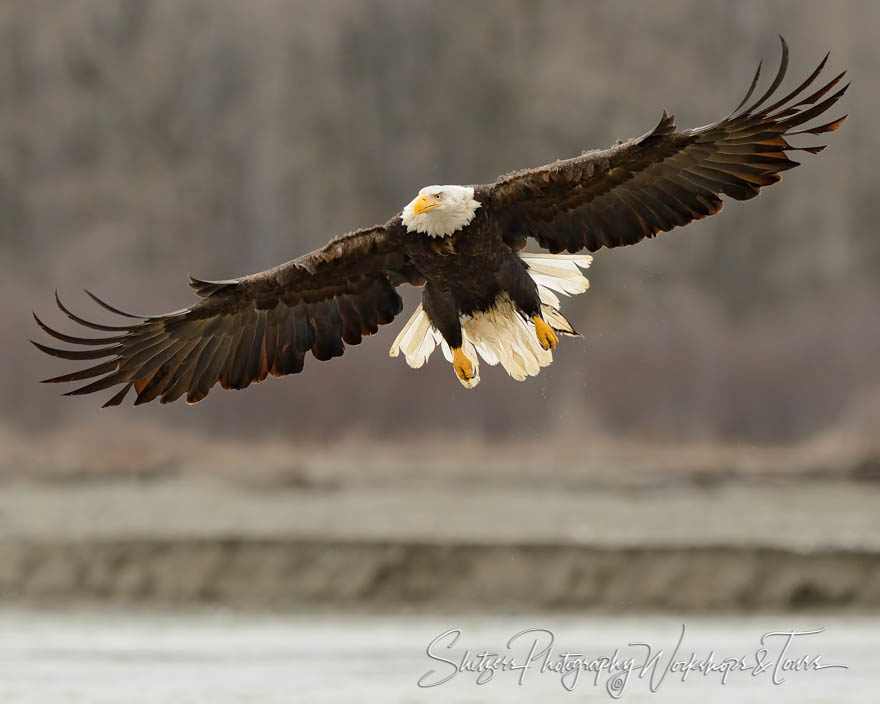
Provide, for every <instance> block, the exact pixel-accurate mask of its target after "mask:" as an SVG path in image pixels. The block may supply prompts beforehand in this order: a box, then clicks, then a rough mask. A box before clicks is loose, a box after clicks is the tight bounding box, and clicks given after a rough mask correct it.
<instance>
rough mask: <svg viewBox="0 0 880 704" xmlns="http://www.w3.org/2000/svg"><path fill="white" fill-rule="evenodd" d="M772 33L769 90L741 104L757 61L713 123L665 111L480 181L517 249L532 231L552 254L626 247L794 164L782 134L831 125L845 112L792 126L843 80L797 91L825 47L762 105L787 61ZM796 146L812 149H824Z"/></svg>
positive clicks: (751, 193) (713, 208) (751, 192)
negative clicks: (739, 96) (644, 126)
mask: <svg viewBox="0 0 880 704" xmlns="http://www.w3.org/2000/svg"><path fill="white" fill-rule="evenodd" d="M780 40H781V42H782V60H781V62H780V66H779V70H778V71H777V74H776V77H775V79H774V80H773V82H772V84H771V85H770V87H769V88H768V89H767V91H766V92H765V93H764V94H763V95H762V96H761V97H760V98H759V99H758V100H756V101H755V102H754V103H752V104H750V105H748V107H743V106H745V105H746V103H747V102H748V101H749V99H750V98H751V97H752V93H753V92H754V90H755V86H756V85H757V83H758V77H759V76H760V73H761V66H760V64H759V66H758V70H757V72H756V73H755V77H754V79H753V80H752V84H751V86H750V88H749V90H748V92H747V93H746V96H745V98H743V100H742V102H741V103H740V104H739V106H737V108H736V109H734V111H733V112H732V113H731V114H730V115H729V116H727V117H726V118H724V119H723V120H721V121H720V122H716V123H714V124H711V125H706V126H705V127H699V128H697V129H692V130H683V131H676V128H675V122H674V121H673V118H672V117H671V116H669V115H667V114H666V113H665V112H664V113H663V117H662V118H661V120H660V122H659V123H658V124H657V126H656V127H655V128H654V129H653V130H652V131H651V132H649V133H647V134H645V135H643V136H641V137H638V138H636V139H631V140H629V141H627V142H620V143H618V144H616V145H614V146H613V147H611V148H610V149H605V150H599V151H591V152H586V153H584V154H583V155H581V156H579V157H575V158H573V159H567V160H563V161H557V162H555V163H553V164H548V165H546V166H541V167H538V168H536V169H528V170H525V171H517V172H514V173H512V174H509V175H507V176H503V177H501V178H500V179H498V180H497V181H496V182H495V183H493V184H491V185H489V186H484V187H483V188H482V189H481V190H483V191H484V192H485V191H488V197H489V198H490V200H491V203H492V206H493V209H494V210H495V211H496V212H498V213H499V214H500V217H502V219H503V228H504V238H505V241H506V242H507V243H508V244H509V245H510V246H511V247H513V248H514V249H515V250H520V249H522V248H523V247H524V246H525V244H526V239H527V237H528V236H532V237H534V238H535V239H536V240H537V241H538V243H539V244H540V245H541V246H542V247H544V248H546V249H548V250H550V251H551V252H553V253H557V252H562V251H563V250H568V251H569V252H572V253H574V252H577V251H579V250H582V249H588V250H590V251H596V250H597V249H599V248H600V247H619V246H621V245H627V244H634V243H636V242H639V241H640V240H642V239H644V238H645V237H653V236H654V235H656V234H657V233H658V232H660V231H663V232H667V231H669V230H671V229H672V228H673V227H677V226H679V225H686V224H687V223H689V222H691V221H692V220H697V219H700V218H704V217H706V216H707V215H714V214H715V213H717V212H719V211H720V210H721V207H722V201H721V198H720V196H721V195H722V194H724V195H727V196H730V197H731V198H735V199H736V200H746V199H748V198H754V197H755V196H756V195H758V191H759V190H760V189H761V187H762V186H768V185H770V184H771V183H776V182H777V181H779V180H780V179H781V176H780V173H781V172H782V171H785V170H787V169H791V168H794V167H795V166H798V162H796V161H792V160H791V159H789V158H788V156H787V155H786V152H788V151H792V150H794V149H795V148H794V147H792V146H791V145H790V144H789V143H788V142H787V141H786V139H785V137H786V136H788V135H794V134H802V133H810V134H821V133H823V132H830V131H832V130H835V129H837V128H838V127H839V126H840V125H841V123H842V122H843V121H844V119H845V118H846V115H844V116H843V117H841V118H838V119H836V120H834V121H832V122H829V123H827V124H823V125H820V126H818V127H813V128H811V129H803V130H800V131H794V130H795V128H797V127H799V126H801V125H803V124H804V123H806V122H808V121H809V120H811V119H813V118H815V117H817V116H818V115H821V114H822V113H824V112H825V111H826V110H827V109H828V108H830V107H831V106H832V105H834V103H836V102H837V100H838V99H839V98H840V96H842V95H843V93H844V92H845V91H846V89H847V87H848V86H849V84H847V85H845V86H843V87H842V88H840V89H839V90H837V91H836V92H835V93H833V94H832V95H830V96H829V97H827V98H826V97H825V96H826V95H827V94H828V93H829V92H830V91H831V90H832V89H833V88H834V87H835V86H836V85H837V84H838V83H839V81H840V80H841V78H843V76H844V73H841V74H840V75H838V76H836V77H834V78H833V79H832V80H831V81H829V82H828V83H826V84H825V85H823V86H822V87H821V88H819V89H817V90H815V92H812V93H810V94H808V95H804V94H805V93H806V92H807V91H808V90H809V89H810V86H811V85H812V84H813V82H814V81H815V79H816V77H817V76H818V75H819V73H820V72H821V71H822V69H823V68H824V67H825V63H826V62H827V60H828V55H827V54H826V55H825V58H824V59H823V60H822V62H821V63H820V64H819V66H818V68H817V69H816V70H815V71H813V73H812V74H810V76H809V77H808V78H807V79H806V80H805V81H804V82H803V83H801V84H800V85H799V86H798V87H797V88H796V89H795V90H793V91H791V92H790V93H788V94H787V95H786V96H785V97H783V98H779V99H776V100H775V101H774V102H773V103H772V104H770V105H765V103H767V102H768V101H769V100H770V99H771V98H773V97H774V94H775V93H776V90H777V89H778V88H779V85H780V84H781V83H782V79H783V77H784V76H785V71H786V68H787V67H788V46H787V45H786V43H785V40H784V39H782V37H780ZM801 149H802V150H803V151H808V152H811V153H814V154H815V153H817V152H819V151H821V150H822V149H824V146H819V147H805V148H801Z"/></svg>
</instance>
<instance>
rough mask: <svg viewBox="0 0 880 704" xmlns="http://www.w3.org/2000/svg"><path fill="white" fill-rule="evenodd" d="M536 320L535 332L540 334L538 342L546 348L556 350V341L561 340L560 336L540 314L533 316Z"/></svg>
mask: <svg viewBox="0 0 880 704" xmlns="http://www.w3.org/2000/svg"><path fill="white" fill-rule="evenodd" d="M532 320H533V321H534V322H535V333H536V334H537V335H538V342H540V343H541V347H543V348H544V349H545V350H555V349H556V343H557V342H559V336H558V335H557V334H556V333H555V332H554V331H553V328H551V327H550V326H549V325H547V323H545V322H544V319H543V318H542V317H541V316H540V315H536V316H534V317H533V318H532Z"/></svg>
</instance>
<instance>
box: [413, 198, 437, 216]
mask: <svg viewBox="0 0 880 704" xmlns="http://www.w3.org/2000/svg"><path fill="white" fill-rule="evenodd" d="M439 207H440V204H439V203H434V202H432V201H431V199H430V198H428V196H426V195H425V194H424V193H422V195H420V196H419V197H418V198H416V200H415V203H413V215H421V214H422V213H426V212H428V211H429V210H434V208H439Z"/></svg>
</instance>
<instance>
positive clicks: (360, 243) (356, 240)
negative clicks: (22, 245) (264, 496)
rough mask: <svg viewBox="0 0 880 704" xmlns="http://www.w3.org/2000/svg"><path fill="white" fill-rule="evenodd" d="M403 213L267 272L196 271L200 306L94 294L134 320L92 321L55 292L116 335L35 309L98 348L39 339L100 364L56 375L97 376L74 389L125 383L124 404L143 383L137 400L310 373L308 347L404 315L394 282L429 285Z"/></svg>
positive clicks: (73, 339) (190, 395) (326, 353)
mask: <svg viewBox="0 0 880 704" xmlns="http://www.w3.org/2000/svg"><path fill="white" fill-rule="evenodd" d="M402 233H403V230H402V227H401V226H400V221H399V218H395V219H394V220H392V221H390V222H389V223H386V224H385V225H381V226H377V227H374V228H369V229H366V230H360V231H357V232H353V233H351V234H348V235H345V236H343V237H340V238H338V239H336V240H333V241H331V242H330V243H329V244H328V245H327V246H326V247H324V248H322V249H319V250H316V251H315V252H312V253H310V254H307V255H305V256H303V257H300V258H299V259H294V260H292V261H290V262H287V263H286V264H282V265H281V266H278V267H275V268H274V269H269V270H267V271H264V272H261V273H259V274H253V275H251V276H245V277H243V278H240V279H230V280H224V281H203V280H200V279H194V278H192V277H190V286H191V287H192V288H193V289H194V290H195V292H196V294H197V295H198V296H199V300H198V302H196V303H195V304H194V305H193V306H192V307H190V308H187V309H184V310H179V311H175V312H173V313H168V314H165V315H155V316H145V315H136V314H134V313H127V312H125V311H123V310H120V309H119V308H117V307H115V306H113V305H110V304H109V303H106V302H105V301H103V300H102V299H100V298H98V297H97V296H95V295H94V294H92V293H90V292H88V291H87V292H86V293H87V294H88V295H89V297H90V298H91V299H92V300H93V301H94V302H95V303H96V304H97V305H99V306H100V307H101V308H104V309H105V310H108V311H110V312H111V313H113V314H115V315H118V316H122V317H123V318H126V319H128V320H131V321H133V322H130V323H126V324H124V325H112V326H111V325H104V324H101V323H93V322H91V321H89V320H87V319H85V318H82V317H80V316H78V315H75V314H74V313H72V312H71V311H70V310H69V309H68V308H67V307H66V306H65V305H64V304H63V303H62V302H61V299H60V297H58V296H57V294H56V304H57V306H58V308H59V309H60V310H61V311H62V312H63V313H64V314H65V315H66V316H67V317H68V318H69V319H70V320H72V321H73V322H74V323H76V324H78V325H80V326H82V327H85V328H90V329H95V330H102V331H105V332H110V333H116V334H113V335H111V336H106V337H102V338H83V337H77V336H74V335H67V334H65V333H62V332H58V331H56V330H54V329H52V328H50V327H49V326H48V325H46V324H45V323H43V322H42V320H40V319H39V318H38V317H37V316H36V315H35V316H34V319H35V321H36V323H37V325H38V326H39V327H40V328H41V329H42V330H43V331H44V332H45V333H46V334H48V335H49V336H51V337H54V338H56V339H58V340H61V341H62V342H67V343H69V344H74V345H85V346H91V347H94V348H93V349H72V350H67V349H61V348H56V347H50V346H48V345H44V344H42V343H39V342H34V345H35V346H36V347H37V348H38V349H39V350H41V351H42V352H44V353H45V354H48V355H51V356H54V357H61V358H64V359H71V360H76V361H85V360H94V361H97V362H98V363H97V364H94V365H92V366H89V367H86V368H84V369H80V370H75V371H72V372H69V373H67V374H63V375H61V376H56V377H53V378H51V379H47V380H46V382H47V383H62V382H71V381H82V380H86V379H91V381H90V382H89V383H88V384H86V385H84V386H80V387H77V388H75V389H73V390H72V391H69V392H67V395H73V396H78V395H81V394H89V393H93V392H96V391H101V390H103V389H107V388H110V387H113V386H117V385H121V386H122V388H121V389H120V390H119V391H118V392H117V393H116V394H115V395H114V396H113V397H112V398H111V399H110V400H109V401H107V403H105V404H104V405H105V406H116V405H119V404H120V403H122V401H123V400H124V398H125V397H126V395H127V394H128V393H129V392H130V391H131V389H132V388H134V390H135V393H136V394H137V395H136V398H135V405H138V404H142V403H148V402H150V401H153V400H155V399H157V398H158V399H159V400H160V401H161V402H162V403H169V402H171V401H174V400H176V399H178V398H180V397H181V396H184V395H185V396H186V400H187V402H188V403H197V402H198V401H200V400H202V399H203V398H205V396H207V395H208V392H209V391H210V390H211V388H212V387H213V386H214V384H216V383H218V382H219V383H220V384H221V385H222V386H223V387H224V388H232V389H243V388H245V387H247V386H248V385H249V384H251V383H252V382H256V381H262V380H263V379H265V378H266V377H267V376H268V375H269V374H273V375H275V376H282V375H285V374H296V373H298V372H300V371H302V369H303V366H304V358H305V354H306V353H307V352H309V351H311V353H312V355H313V356H314V357H315V358H316V359H321V360H323V359H330V358H332V357H338V356H339V355H341V354H342V353H343V351H344V349H345V344H350V345H355V344H358V343H359V342H360V341H361V339H362V337H363V336H364V335H369V334H371V333H374V332H376V331H377V329H378V326H379V325H380V324H385V323H389V322H391V320H393V319H394V317H395V316H396V315H397V314H398V313H399V312H400V310H401V307H402V301H401V298H400V296H399V294H398V293H397V291H396V290H395V287H396V286H398V285H400V284H401V283H404V282H409V283H413V284H416V285H421V284H422V283H424V280H423V279H422V278H421V277H420V275H419V274H418V272H417V271H416V270H415V268H414V267H413V265H412V264H411V262H409V260H408V259H407V257H406V255H405V253H404V251H403V247H402V244H401V238H402Z"/></svg>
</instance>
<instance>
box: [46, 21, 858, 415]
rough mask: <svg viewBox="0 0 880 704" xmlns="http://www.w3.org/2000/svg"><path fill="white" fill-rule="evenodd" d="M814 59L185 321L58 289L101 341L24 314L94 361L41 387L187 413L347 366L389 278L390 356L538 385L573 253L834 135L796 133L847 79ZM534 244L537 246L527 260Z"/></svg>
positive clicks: (697, 203) (465, 378)
mask: <svg viewBox="0 0 880 704" xmlns="http://www.w3.org/2000/svg"><path fill="white" fill-rule="evenodd" d="M780 39H782V38H781V37H780ZM827 60H828V55H827V54H826V56H825V58H824V59H823V60H822V62H821V63H820V64H819V66H818V68H817V69H816V70H815V71H814V72H813V73H812V74H810V76H809V77H808V78H807V79H806V80H805V81H804V82H803V83H801V84H800V85H798V86H797V88H795V89H794V90H792V91H791V92H790V93H788V94H787V95H785V96H784V97H781V98H777V96H776V92H777V89H778V88H779V86H780V84H781V83H782V80H783V77H784V75H785V71H786V68H787V65H788V47H787V45H786V43H785V40H784V39H782V59H781V62H780V66H779V69H778V71H777V73H776V76H775V78H774V79H773V81H772V83H771V85H770V86H769V88H768V89H767V90H766V92H764V94H763V95H762V96H761V97H760V98H759V99H757V100H755V101H754V102H752V103H751V104H748V103H749V100H750V99H751V97H752V94H753V92H754V90H755V87H756V85H757V83H758V79H759V76H760V72H761V66H760V64H759V65H758V70H757V71H756V73H755V76H754V79H753V80H752V83H751V85H750V87H749V89H748V91H747V93H746V96H745V97H744V98H743V100H742V101H741V102H740V104H739V105H738V106H737V107H736V108H735V109H734V110H733V112H732V113H731V114H730V115H728V116H727V117H725V118H724V119H722V120H720V121H719V122H715V123H713V124H710V125H706V126H704V127H699V128H697V129H689V130H681V131H679V130H677V129H676V127H675V123H674V121H673V118H672V117H671V116H669V115H667V114H666V113H665V111H664V113H663V116H662V118H661V119H660V122H659V123H658V124H657V126H656V127H655V128H654V129H653V130H651V131H650V132H648V133H647V134H644V135H643V136H641V137H638V138H636V139H631V140H629V141H625V142H618V143H617V144H615V145H614V146H612V147H611V148H609V149H605V150H596V151H589V152H584V153H583V154H582V155H581V156H577V157H574V158H572V159H565V160H559V161H556V162H554V163H552V164H548V165H546V166H540V167H538V168H534V169H527V170H523V171H516V172H514V173H511V174H508V175H506V176H503V177H501V178H499V179H498V180H497V181H495V182H494V183H491V184H488V185H481V186H455V185H449V186H429V187H427V188H423V189H421V190H420V191H419V193H418V195H417V196H416V197H415V198H414V199H413V200H412V201H411V202H409V203H408V204H407V205H406V206H405V207H404V208H403V209H402V210H401V211H400V212H399V213H398V214H396V215H395V216H394V217H393V218H391V219H390V220H389V221H388V222H386V223H385V224H383V225H377V226H375V227H370V228H366V229H363V230H358V231H356V232H351V233H349V234H347V235H343V236H342V237H339V238H337V239H334V240H332V241H331V242H330V243H329V244H327V245H326V246H325V247H323V248H321V249H319V250H316V251H314V252H311V253H310V254H306V255H304V256H302V257H299V258H298V259H294V260H292V261H289V262H287V263H285V264H282V265H280V266H278V267H275V268H274V269H269V270H268V271H263V272H261V273H258V274H253V275H250V276H244V277H242V278H239V279H232V280H226V281H201V280H198V279H193V278H191V279H190V286H192V288H193V289H194V290H195V292H196V294H197V295H198V296H199V299H200V300H198V301H197V302H196V303H195V304H194V305H192V306H191V307H189V308H186V309H184V310H179V311H177V312H174V313H167V314H164V315H133V314H131V313H125V312H123V311H121V310H119V309H117V308H115V307H113V306H111V305H109V304H107V303H104V302H103V301H101V300H100V299H98V298H97V297H96V296H94V295H93V294H89V295H90V296H91V297H92V298H93V299H94V300H95V302H96V303H97V304H99V305H100V306H102V307H104V308H106V309H107V310H109V311H111V312H112V313H115V314H117V315H119V316H121V317H122V318H123V319H125V322H123V323H122V324H120V325H103V324H98V323H94V322H91V321H89V320H86V319H84V318H81V317H79V316H77V315H75V314H74V313H72V312H71V311H70V310H68V309H67V308H66V307H65V306H64V305H63V304H62V302H61V300H60V299H58V296H57V294H56V301H57V304H58V306H59V308H60V309H61V310H62V311H63V312H64V313H66V314H67V315H68V316H69V317H70V318H71V319H72V320H73V321H74V322H76V323H78V324H79V325H81V326H84V327H86V328H92V329H94V330H98V331H100V332H101V333H102V335H101V336H99V337H88V338H85V337H77V336H72V335H68V334H65V333H62V332H59V331H56V330H54V329H52V328H50V327H49V326H48V325H45V324H44V323H43V322H42V321H41V320H40V319H39V318H36V315H35V316H34V317H35V318H36V322H37V324H38V325H39V326H40V327H41V328H42V329H43V330H44V331H45V332H46V333H47V334H48V335H50V336H52V337H54V338H56V339H58V340H61V341H62V342H65V343H70V344H73V345H78V346H81V348H80V349H59V348H55V347H49V346H46V345H43V344H40V343H38V342H34V344H35V345H36V346H37V347H38V348H39V349H40V350H42V351H43V352H45V353H47V354H49V355H53V356H55V357H62V358H64V359H71V360H76V361H86V360H92V361H96V362H97V364H94V365H92V366H88V367H87V368H85V369H81V370H79V371H74V372H72V373H69V374H64V375H62V376H57V377H54V378H52V379H47V380H46V381H47V382H52V383H56V382H73V381H81V380H86V379H94V380H93V381H90V382H89V383H87V384H85V385H83V386H79V387H78V388H75V389H73V390H72V391H69V392H68V393H67V395H79V394H89V393H92V392H95V391H101V390H104V389H108V388H111V387H115V386H120V385H121V388H120V389H119V390H118V392H117V393H116V394H115V395H114V396H113V397H112V398H111V399H110V400H109V401H107V402H106V403H105V404H104V405H105V406H115V405H118V404H120V403H121V402H122V401H123V399H124V398H125V396H126V394H127V393H128V392H129V391H130V390H131V389H132V388H134V390H135V392H136V394H137V396H136V399H135V404H140V403H146V402H148V401H152V400H154V399H157V398H158V399H159V400H160V401H161V402H162V403H168V402H170V401H174V400H176V399H178V398H180V397H181V396H183V395H184V394H185V395H186V400H187V402H189V403H196V402H198V401H200V400H202V399H203V398H205V396H207V394H208V391H209V390H210V389H211V387H212V386H214V384H216V383H217V382H220V384H221V385H222V386H223V388H226V389H243V388H245V387H247V386H248V385H249V384H250V383H251V382H254V381H262V380H263V379H265V378H266V377H267V376H268V375H269V374H272V375H273V376H283V375H285V374H297V373H299V372H301V371H302V370H303V365H304V362H305V357H306V354H307V353H308V352H311V353H312V355H313V356H314V357H315V358H316V359H319V360H328V359H331V358H333V357H338V356H340V355H342V353H343V351H344V349H345V345H357V344H359V343H360V342H361V339H362V338H363V336H365V335H371V334H374V333H376V332H377V331H378V329H379V326H380V325H386V324H388V323H391V321H393V320H394V318H395V317H396V316H397V315H398V314H399V313H400V312H401V309H402V301H401V298H400V296H399V295H398V293H397V290H396V288H397V287H398V286H400V285H401V284H411V285H414V286H424V289H423V294H422V303H421V305H420V306H419V307H418V309H417V310H416V311H415V313H414V314H413V316H412V317H411V318H410V319H409V321H408V322H407V323H406V324H405V325H404V327H403V329H402V330H401V331H400V334H399V335H398V336H397V339H396V340H395V341H394V344H393V345H392V347H391V356H397V355H398V354H399V353H401V352H403V354H404V356H405V358H406V361H407V362H408V364H409V365H410V366H412V367H420V366H421V365H423V364H424V363H425V362H426V361H427V360H428V358H429V357H430V355H431V353H432V351H433V350H434V349H435V348H436V347H437V346H438V345H439V346H440V347H441V348H442V350H443V353H444V355H445V357H446V358H447V360H448V361H450V362H451V363H452V367H453V369H454V372H455V375H456V377H457V378H458V379H459V380H460V381H461V383H462V384H463V385H464V386H465V387H468V388H472V387H474V386H476V385H477V383H478V382H479V379H480V376H479V361H480V359H482V360H483V361H484V362H486V363H487V364H490V365H494V364H498V363H500V364H501V365H502V366H503V367H504V369H505V370H506V371H507V372H508V373H509V374H510V375H511V376H512V377H514V378H515V379H519V380H522V379H525V378H526V377H527V376H533V375H536V374H537V373H538V372H539V371H540V369H541V368H542V367H544V366H546V365H548V364H550V362H551V361H552V359H553V357H552V353H553V350H554V349H555V348H556V345H557V343H558V341H559V335H577V333H576V332H575V329H574V327H573V326H572V325H571V324H570V323H569V321H568V320H566V318H565V317H564V316H563V315H562V313H561V312H560V309H559V308H560V303H559V298H558V296H557V294H560V293H561V294H578V293H582V292H584V291H585V290H586V289H587V286H588V282H587V279H586V278H585V277H584V276H583V274H582V273H581V270H582V269H585V268H586V267H587V266H589V264H590V261H591V257H590V256H589V255H585V254H578V253H579V252H582V251H583V250H588V251H591V252H594V251H596V250H598V249H600V248H601V247H619V246H622V245H628V244H634V243H636V242H639V241H640V240H642V239H644V238H645V237H653V236H654V235H656V234H657V233H658V232H667V231H669V230H671V229H673V228H674V227H677V226H681V225H686V224H687V223H689V222H691V221H692V220H696V219H700V218H704V217H706V216H708V215H714V214H715V213H717V212H719V211H720V210H721V207H722V200H721V196H722V195H726V196H729V197H731V198H734V199H736V200H746V199H749V198H753V197H754V196H756V195H758V191H759V190H760V189H761V187H762V186H768V185H770V184H772V183H776V182H777V181H779V180H780V178H781V176H780V174H781V172H783V171H785V170H787V169H791V168H793V167H795V166H797V165H798V163H797V162H795V161H792V160H791V159H790V158H789V157H788V155H787V153H788V152H790V151H793V150H795V148H794V147H792V146H791V145H790V144H789V142H788V141H787V140H786V137H787V136H789V135H794V134H802V133H810V134H821V133H824V132H830V131H832V130H835V129H837V127H839V126H840V124H841V123H842V122H843V120H844V119H845V118H846V115H844V116H843V117H841V118H838V119H836V120H834V121H832V122H828V123H826V124H822V125H819V126H816V127H812V128H808V129H800V130H798V129H797V128H798V127H800V126H802V125H804V124H805V123H807V122H808V121H810V120H812V119H813V118H815V117H817V116H819V115H821V114H823V113H824V112H825V111H826V110H827V109H828V108H830V107H831V106H832V105H833V104H834V103H836V102H837V100H838V99H839V98H840V97H841V95H843V93H844V91H845V90H846V89H847V87H848V85H849V84H847V85H845V86H843V87H842V88H839V89H837V90H836V92H833V93H832V92H831V91H832V90H834V89H835V87H836V86H837V84H838V83H839V82H840V80H841V78H842V77H843V75H844V74H843V73H841V74H840V75H839V76H836V77H834V78H833V79H832V80H830V81H829V82H828V83H825V84H824V85H822V86H821V87H820V88H818V89H812V88H811V86H812V85H813V83H814V81H815V79H816V77H817V76H818V75H819V74H820V72H821V71H822V69H823V68H824V66H825V64H826V62H827ZM811 90H812V91H813V92H809V91H811ZM829 93H830V95H829ZM768 103H769V104H768ZM747 104H748V105H747ZM823 148H824V147H823V146H817V147H803V148H801V149H802V150H803V151H807V152H810V153H817V152H819V151H821V150H822V149H823ZM529 238H532V239H534V240H535V241H536V242H537V244H538V245H539V246H540V247H542V248H543V249H545V250H547V251H548V252H549V253H541V254H534V253H533V254H529V253H525V252H524V251H523V250H524V248H525V246H526V244H527V242H528V239H529ZM561 252H568V254H560V253H561Z"/></svg>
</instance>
